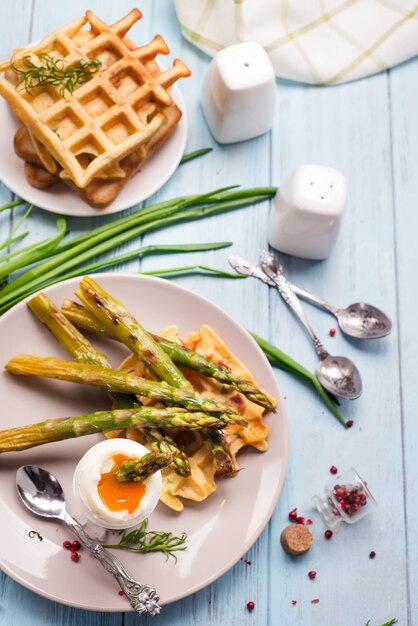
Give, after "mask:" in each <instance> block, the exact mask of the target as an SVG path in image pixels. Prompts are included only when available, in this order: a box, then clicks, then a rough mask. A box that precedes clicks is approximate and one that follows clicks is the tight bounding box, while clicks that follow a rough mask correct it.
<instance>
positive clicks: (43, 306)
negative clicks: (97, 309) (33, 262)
mask: <svg viewBox="0 0 418 626" xmlns="http://www.w3.org/2000/svg"><path fill="white" fill-rule="evenodd" d="M27 305H28V307H29V308H30V310H31V311H32V313H34V314H35V315H36V317H37V318H38V319H40V320H41V322H43V323H44V324H45V326H47V328H49V330H50V331H51V333H52V334H53V335H54V336H55V337H56V339H57V340H58V341H59V343H60V344H61V345H62V347H63V348H64V350H66V351H67V352H68V353H69V354H71V356H72V357H73V358H74V359H75V360H76V361H79V362H82V363H92V364H94V365H101V366H102V367H109V361H108V359H107V357H106V356H105V355H104V354H102V352H99V350H97V348H95V347H94V346H93V345H92V344H91V343H90V341H88V340H87V339H86V338H85V337H84V336H83V335H82V334H81V333H80V332H79V331H78V330H77V328H75V326H74V325H73V324H72V323H71V322H70V321H69V319H68V318H67V317H66V316H65V315H63V313H61V311H60V310H59V309H57V307H56V306H55V304H54V303H53V302H52V300H51V299H50V298H49V297H48V296H47V295H46V294H44V293H39V294H38V295H37V296H35V297H34V298H31V300H28V302H27Z"/></svg>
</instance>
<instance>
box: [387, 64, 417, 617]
mask: <svg viewBox="0 0 418 626" xmlns="http://www.w3.org/2000/svg"><path fill="white" fill-rule="evenodd" d="M417 76H418V62H417V60H414V61H412V62H410V63H405V64H403V65H401V66H400V67H398V68H396V69H395V70H393V71H391V72H390V87H391V92H390V93H391V114H392V148H393V163H394V170H393V174H394V176H393V195H394V221H395V229H394V233H393V236H394V239H395V241H397V242H398V245H397V253H396V260H395V262H396V268H397V273H398V281H397V295H398V311H399V335H398V341H399V344H400V357H401V361H400V372H401V398H402V406H401V411H400V412H399V416H398V419H399V427H400V428H401V430H402V436H403V441H404V456H403V459H399V461H398V463H399V464H401V463H402V466H403V471H404V479H405V502H406V506H405V510H404V512H403V511H399V516H400V517H401V516H403V515H405V521H406V529H405V532H406V541H407V548H408V553H407V567H408V572H409V581H408V583H409V586H408V591H409V595H408V604H409V613H408V618H409V622H408V623H410V624H414V623H415V621H416V620H417V616H418V599H417V593H416V591H417V589H418V567H417V563H416V559H415V546H416V542H417V541H418V529H417V524H416V519H417V514H418V499H417V494H416V489H415V485H416V481H417V480H418V468H417V464H416V445H415V442H416V439H417V421H416V418H415V415H416V406H417V401H418V390H417V385H416V377H415V369H416V355H417V349H418V344H417V340H416V334H415V332H414V328H415V317H416V310H417V306H418V293H417V289H416V271H415V268H416V266H417V263H418V250H417V245H416V233H417V228H418V216H417V211H416V198H417V193H418V181H417V178H416V163H417V158H418V123H417V119H416V114H415V110H416V102H417V97H418V89H417ZM399 524H400V526H402V530H403V520H402V521H400V522H399Z"/></svg>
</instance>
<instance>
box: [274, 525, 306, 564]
mask: <svg viewBox="0 0 418 626" xmlns="http://www.w3.org/2000/svg"><path fill="white" fill-rule="evenodd" d="M312 542H313V537H312V534H311V532H310V530H309V529H308V528H307V527H306V526H303V525H302V524H291V525H290V526H287V527H286V528H285V529H284V530H283V531H282V533H281V535H280V543H281V544H282V547H283V550H284V551H285V552H287V554H290V555H291V556H299V555H300V554H304V553H305V552H307V551H308V550H309V548H310V547H311V545H312Z"/></svg>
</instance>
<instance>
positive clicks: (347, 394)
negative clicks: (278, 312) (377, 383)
mask: <svg viewBox="0 0 418 626" xmlns="http://www.w3.org/2000/svg"><path fill="white" fill-rule="evenodd" d="M260 258H261V269H262V270H263V272H265V274H267V276H268V277H269V278H270V279H271V280H272V281H273V282H274V284H275V285H276V287H277V289H278V290H279V293H280V295H281V296H282V298H283V300H284V301H285V302H286V303H287V304H288V305H289V307H290V308H291V309H292V311H293V312H294V313H295V315H296V316H297V318H298V319H299V320H300V321H301V322H302V324H303V325H304V326H305V328H306V330H307V331H308V333H309V336H310V337H311V339H312V341H313V343H314V346H315V349H316V351H317V353H318V356H319V363H318V367H317V368H316V377H317V378H318V380H319V382H320V383H321V384H322V386H323V387H325V389H327V390H328V391H329V392H331V393H333V394H334V395H335V396H339V397H340V398H344V399H345V400H355V398H358V397H359V395H360V394H361V392H362V388H363V385H362V382H361V378H360V373H359V371H358V369H357V368H356V366H355V365H354V363H353V362H352V361H350V359H347V358H346V357H344V356H331V355H330V354H329V353H328V352H327V351H326V350H325V348H324V346H323V345H322V343H321V342H320V341H319V339H318V337H317V336H316V334H315V333H314V331H313V330H312V327H311V325H310V323H309V321H308V318H307V317H306V315H305V313H304V311H303V309H302V306H301V304H300V301H299V298H298V297H297V295H296V294H295V293H294V291H293V290H292V288H291V287H290V285H289V283H288V282H287V280H286V279H285V278H284V276H283V275H282V271H281V265H280V263H279V261H278V259H277V257H276V256H275V255H274V254H272V253H271V252H268V251H267V250H263V252H262V253H261V255H260Z"/></svg>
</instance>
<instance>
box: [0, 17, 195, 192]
mask: <svg viewBox="0 0 418 626" xmlns="http://www.w3.org/2000/svg"><path fill="white" fill-rule="evenodd" d="M140 18H141V13H140V11H139V10H138V9H133V10H132V11H131V12H130V13H129V14H128V15H127V16H125V17H124V18H122V19H121V20H119V21H118V22H116V23H115V24H113V25H108V24H105V23H104V22H102V21H101V20H100V19H99V18H98V17H97V16H95V15H94V14H93V13H92V12H91V11H87V13H86V15H85V17H82V18H79V19H76V20H74V21H72V22H70V23H69V24H67V25H66V26H64V27H62V28H60V29H58V30H57V31H56V32H54V33H52V34H51V35H48V36H47V37H46V38H45V39H43V40H42V41H41V42H40V43H39V44H38V45H37V46H35V47H33V48H30V49H23V50H18V51H15V53H14V54H13V56H12V57H11V58H9V59H7V60H6V61H4V62H2V63H0V71H5V70H9V69H10V68H12V66H14V67H17V68H23V67H25V58H29V59H30V61H31V62H32V63H34V64H35V65H37V66H41V65H42V64H43V61H42V55H43V54H48V55H50V56H51V57H53V58H55V59H60V60H62V63H63V65H64V66H65V67H71V66H72V65H75V64H77V63H79V62H80V60H83V61H85V60H92V59H98V60H99V61H100V62H101V64H100V67H99V70H98V71H97V73H96V74H93V75H92V76H91V78H90V80H88V82H86V83H85V84H83V85H81V86H78V87H76V88H75V89H74V91H73V92H72V93H68V92H65V93H64V94H62V93H61V92H60V89H59V88H58V87H56V86H53V85H47V86H43V87H35V88H34V89H31V90H30V91H29V92H28V91H26V90H25V88H24V86H23V85H22V84H21V85H20V86H15V85H13V83H12V82H10V81H9V80H7V78H6V77H3V76H0V94H2V95H3V96H4V98H5V99H6V100H7V102H8V104H9V105H10V107H11V109H12V110H13V112H14V113H15V115H16V116H17V117H18V118H19V119H20V121H21V122H22V123H23V124H24V125H25V126H26V128H27V129H28V131H29V133H30V134H31V135H32V136H33V138H34V143H35V146H36V149H37V152H38V155H40V156H41V161H42V164H43V166H44V167H45V168H46V169H47V170H49V171H50V172H51V173H56V174H58V175H59V176H60V178H62V179H64V180H68V181H69V182H71V183H72V184H73V185H75V187H77V188H79V189H84V188H86V187H87V186H88V185H89V184H90V183H91V182H92V181H93V179H94V180H95V181H96V182H97V180H98V177H100V176H102V175H103V174H104V172H105V171H109V169H110V168H111V167H116V168H118V164H119V165H120V164H121V163H122V161H123V159H124V158H125V157H127V156H128V155H130V154H132V153H133V152H135V151H136V150H138V149H139V148H140V147H141V146H142V145H146V144H150V143H152V140H153V138H154V137H155V136H156V135H158V134H159V133H158V131H160V130H161V129H163V128H164V126H166V127H167V126H170V124H171V120H172V118H173V116H172V114H170V108H171V107H173V106H174V105H173V101H172V98H171V96H170V93H169V89H170V87H171V85H172V84H173V83H174V82H175V81H176V80H178V78H180V77H182V76H189V75H190V71H189V69H188V68H187V67H186V65H184V63H183V62H182V61H180V60H178V59H176V60H175V61H174V63H173V66H172V67H171V68H170V69H168V70H165V71H160V69H159V66H158V64H157V62H156V60H155V58H156V56H157V55H158V54H167V52H168V48H167V46H166V44H165V42H164V40H163V39H162V37H160V36H159V35H157V36H156V37H154V39H153V40H152V41H151V42H150V43H149V44H147V45H145V46H141V47H137V46H136V45H135V44H133V43H132V42H131V41H130V40H129V39H127V37H126V33H127V32H128V30H129V29H130V28H131V26H132V25H133V24H134V23H135V22H136V21H137V20H139V19H140ZM86 24H88V25H89V27H90V28H89V30H82V28H83V27H84V26H85V25H86ZM163 135H164V133H163ZM120 166H121V165H120ZM119 175H121V177H122V179H123V178H125V177H124V176H123V172H122V174H121V172H120V171H119ZM104 177H105V179H106V175H104Z"/></svg>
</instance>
